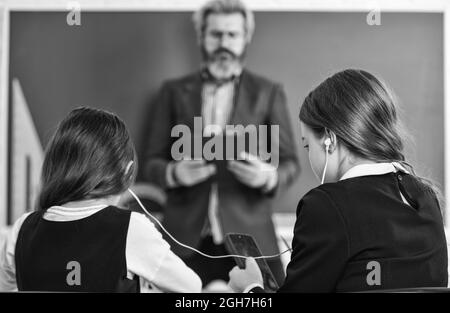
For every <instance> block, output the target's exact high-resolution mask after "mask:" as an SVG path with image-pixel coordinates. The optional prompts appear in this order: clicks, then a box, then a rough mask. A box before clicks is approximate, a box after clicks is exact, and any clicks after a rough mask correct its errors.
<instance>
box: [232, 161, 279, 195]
mask: <svg viewBox="0 0 450 313" xmlns="http://www.w3.org/2000/svg"><path fill="white" fill-rule="evenodd" d="M241 158H242V159H244V160H245V161H235V160H231V161H229V162H228V169H229V170H230V171H231V172H232V173H233V174H234V176H235V177H236V178H237V179H238V180H239V181H240V182H242V183H243V184H245V185H247V186H249V187H252V188H262V187H267V188H268V189H269V190H270V189H272V188H273V187H275V185H276V183H277V177H278V176H277V169H276V168H275V167H274V166H272V165H270V164H269V163H266V162H264V161H261V160H259V159H258V158H257V157H255V156H253V155H251V154H248V153H247V152H243V153H242V154H241Z"/></svg>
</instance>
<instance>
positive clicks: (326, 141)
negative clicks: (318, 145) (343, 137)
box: [323, 137, 331, 151]
mask: <svg viewBox="0 0 450 313" xmlns="http://www.w3.org/2000/svg"><path fill="white" fill-rule="evenodd" d="M323 144H324V145H325V149H326V150H327V151H328V148H329V147H330V145H331V139H330V137H328V138H327V139H325V141H324V143H323Z"/></svg>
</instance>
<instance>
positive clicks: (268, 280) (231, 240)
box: [225, 234, 279, 292]
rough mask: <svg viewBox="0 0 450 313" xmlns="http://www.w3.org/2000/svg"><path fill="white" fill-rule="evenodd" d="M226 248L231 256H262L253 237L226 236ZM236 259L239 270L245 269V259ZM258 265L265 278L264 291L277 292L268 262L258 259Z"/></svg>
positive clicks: (276, 285)
mask: <svg viewBox="0 0 450 313" xmlns="http://www.w3.org/2000/svg"><path fill="white" fill-rule="evenodd" d="M225 246H226V247H227V249H228V250H229V252H230V253H231V254H237V255H244V256H251V257H258V256H261V255H262V254H261V251H260V250H259V248H258V246H257V245H256V242H255V240H254V239H253V237H252V236H250V235H246V234H226V236H225ZM234 259H235V261H236V264H237V265H238V266H239V268H245V259H244V258H234ZM256 263H257V264H258V266H259V268H260V270H261V273H262V276H263V280H264V289H265V290H266V291H268V292H275V291H276V290H278V288H279V286H278V284H277V282H276V280H275V277H274V276H273V274H272V271H271V270H270V268H269V266H268V265H267V262H266V260H265V259H256Z"/></svg>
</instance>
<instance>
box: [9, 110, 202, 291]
mask: <svg viewBox="0 0 450 313" xmlns="http://www.w3.org/2000/svg"><path fill="white" fill-rule="evenodd" d="M136 168H137V166H136V153H135V149H134V145H133V143H132V141H131V139H130V136H129V133H128V130H127V128H126V126H125V124H124V123H123V122H122V121H121V120H120V119H119V118H118V117H117V116H116V115H114V114H111V113H108V112H105V111H102V110H96V109H90V108H80V109H76V110H74V111H72V112H71V113H70V114H69V115H68V116H67V117H66V118H65V119H64V120H63V121H62V122H61V123H60V125H59V127H58V129H57V130H56V133H55V134H54V136H53V138H52V139H51V141H50V143H49V144H48V147H47V150H46V153H45V159H44V164H43V167H42V181H41V191H40V195H39V201H38V210H37V211H35V212H32V213H27V214H25V215H24V216H22V217H21V218H19V220H18V221H16V223H15V224H14V226H13V228H12V231H11V232H10V234H9V236H8V238H7V240H6V241H5V244H4V246H3V247H2V248H1V249H0V290H2V291H10V290H16V289H18V290H19V291H71V292H86V291H91V292H92V291H93V292H123V291H132V292H137V291H148V290H149V289H154V290H158V291H171V292H199V291H200V290H201V281H200V279H199V277H198V276H197V275H196V274H195V273H194V272H193V271H192V270H191V269H190V268H188V267H187V266H186V265H185V264H184V263H183V261H182V260H181V259H180V258H178V257H177V256H176V255H175V254H174V253H173V252H172V251H171V250H170V246H169V244H168V243H167V242H166V241H164V240H163V238H162V236H161V234H160V233H159V232H158V231H157V230H156V228H155V227H154V225H153V224H152V223H151V222H150V221H149V220H148V219H147V218H146V217H145V216H143V215H141V214H139V213H136V212H130V211H126V210H122V209H119V208H118V207H117V205H118V203H119V200H120V197H121V195H122V194H123V193H124V192H126V191H127V189H128V188H129V187H130V186H131V185H132V184H133V182H134V180H135V177H136V170H137V169H136Z"/></svg>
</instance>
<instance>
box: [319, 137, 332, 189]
mask: <svg viewBox="0 0 450 313" xmlns="http://www.w3.org/2000/svg"><path fill="white" fill-rule="evenodd" d="M329 146H330V145H328V144H325V166H324V168H323V173H322V181H321V182H320V183H321V184H323V183H324V181H325V174H326V173H327V167H328V148H329Z"/></svg>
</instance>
